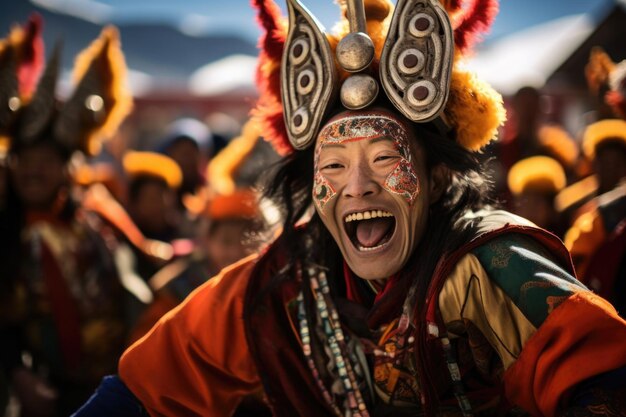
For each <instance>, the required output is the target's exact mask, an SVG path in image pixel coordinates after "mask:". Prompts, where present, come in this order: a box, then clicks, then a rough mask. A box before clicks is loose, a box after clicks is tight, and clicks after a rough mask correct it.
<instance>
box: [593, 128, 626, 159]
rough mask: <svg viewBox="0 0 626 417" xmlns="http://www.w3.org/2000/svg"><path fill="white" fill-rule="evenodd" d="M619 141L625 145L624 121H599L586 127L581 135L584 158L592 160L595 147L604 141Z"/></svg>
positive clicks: (625, 129) (625, 131) (625, 130)
mask: <svg viewBox="0 0 626 417" xmlns="http://www.w3.org/2000/svg"><path fill="white" fill-rule="evenodd" d="M609 139H610V140H615V139H617V140H621V141H623V142H624V144H626V121H624V120H621V119H607V120H600V121H599V122H595V123H592V124H590V125H589V126H587V128H586V129H585V133H584V134H583V151H584V152H585V156H587V158H589V159H593V158H594V157H595V154H596V146H598V144H599V143H601V142H604V141H605V140H609Z"/></svg>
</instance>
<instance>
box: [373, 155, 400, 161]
mask: <svg viewBox="0 0 626 417" xmlns="http://www.w3.org/2000/svg"><path fill="white" fill-rule="evenodd" d="M398 158H400V155H379V156H377V157H376V158H375V159H374V162H379V161H389V160H393V159H398Z"/></svg>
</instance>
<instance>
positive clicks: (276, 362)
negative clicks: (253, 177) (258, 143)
mask: <svg viewBox="0 0 626 417" xmlns="http://www.w3.org/2000/svg"><path fill="white" fill-rule="evenodd" d="M463 3H464V2H459V1H449V2H448V1H445V2H443V5H442V4H441V3H439V2H438V1H436V0H414V1H404V0H399V1H398V2H397V4H396V6H395V11H394V12H393V15H392V14H391V9H392V8H393V6H392V5H391V4H390V3H388V2H386V1H384V0H369V1H366V2H365V4H363V3H362V2H360V1H356V0H349V1H347V2H345V4H344V6H343V7H344V15H345V16H346V20H345V21H344V22H343V23H342V25H340V27H341V28H343V30H342V31H341V33H340V34H338V35H328V34H325V33H323V32H322V30H321V29H320V28H319V27H318V26H317V24H316V23H315V20H314V19H313V18H312V16H310V15H309V13H308V12H307V10H306V9H305V8H304V7H303V6H302V5H301V4H300V3H299V2H298V1H296V0H289V1H288V2H287V5H288V9H289V31H288V32H286V31H285V28H284V26H283V24H282V20H281V19H280V17H279V11H278V8H277V6H276V5H275V4H273V3H271V2H268V1H261V0H258V1H255V4H256V5H257V7H258V9H259V20H260V21H261V22H262V24H263V25H264V27H265V28H266V29H267V32H268V33H267V35H266V36H265V37H264V38H263V39H262V42H261V45H262V47H263V49H262V53H261V58H260V62H259V80H260V88H261V98H260V100H259V103H258V106H257V109H256V111H255V116H256V118H257V120H258V121H259V122H260V123H261V124H262V127H263V130H262V131H263V132H265V137H266V139H268V140H270V141H271V142H272V143H273V144H274V145H275V148H276V149H277V150H279V151H282V152H283V153H284V154H286V157H285V159H284V161H283V164H282V165H281V167H280V169H279V170H277V172H276V174H275V176H274V178H273V180H272V181H271V182H270V183H269V185H268V187H267V189H266V194H267V195H268V196H270V197H272V198H273V199H274V200H275V201H276V202H277V204H278V205H279V206H280V207H282V208H283V212H284V223H283V226H284V227H283V231H282V234H281V235H280V236H279V237H278V238H277V239H276V241H274V242H273V243H272V244H271V245H270V247H269V248H268V249H267V250H266V251H264V252H263V253H261V254H259V255H258V256H254V257H251V258H248V259H246V260H244V261H242V262H240V263H238V264H236V265H233V266H232V267H229V268H226V269H225V270H224V271H223V272H222V273H221V274H220V275H219V276H217V277H216V278H213V279H211V280H210V281H209V282H208V283H207V284H206V285H204V286H203V287H201V288H199V289H198V290H197V291H196V292H194V293H193V294H191V295H190V297H188V298H187V299H186V301H185V302H183V304H181V305H180V306H179V307H177V308H176V309H175V310H172V311H171V312H170V313H168V314H167V315H165V316H164V317H163V318H162V319H161V320H160V322H159V323H158V324H157V325H156V326H155V327H153V329H152V330H151V331H150V332H149V333H148V334H147V335H146V336H145V337H144V338H143V339H141V340H140V341H138V342H137V343H136V344H135V345H134V346H132V347H131V348H130V349H129V350H128V351H127V352H126V353H125V354H124V356H123V357H122V359H121V361H120V375H119V377H111V378H109V379H107V380H105V382H104V384H103V385H102V387H101V388H100V389H99V391H98V392H97V394H96V395H95V396H94V397H93V399H92V400H91V402H90V403H88V404H87V405H86V406H85V407H84V408H83V409H82V410H81V411H80V412H79V415H97V414H98V413H100V414H99V415H111V414H114V413H116V414H117V415H121V413H123V412H126V414H127V415H137V412H139V410H147V412H148V413H150V414H151V415H223V416H228V415H231V413H232V412H233V410H234V409H235V408H236V406H237V404H238V403H239V402H240V401H241V399H242V398H243V397H244V396H245V395H250V394H253V393H255V392H259V391H260V390H262V391H263V392H264V396H265V398H266V400H267V402H268V404H269V405H270V407H271V409H272V411H273V413H274V414H275V415H278V416H295V415H301V416H327V415H335V416H342V415H346V416H389V415H393V416H404V415H406V416H409V415H412V416H415V415H445V416H469V415H505V414H506V415H512V414H515V415H518V414H522V415H523V414H524V413H530V414H533V415H537V416H556V415H587V413H590V412H595V411H597V410H600V412H601V413H605V414H609V413H615V414H619V413H623V412H624V410H626V408H625V404H624V400H623V398H626V397H625V396H624V392H625V390H626V388H625V387H624V381H625V380H626V378H625V376H626V368H625V366H626V357H625V355H624V351H625V348H626V323H625V322H624V321H623V320H622V319H620V318H619V317H618V316H617V314H616V312H615V310H614V309H613V308H612V307H611V306H610V305H609V304H608V303H607V302H605V301H604V300H602V299H601V298H599V297H597V296H595V295H593V294H592V293H591V292H589V291H588V290H587V289H586V288H585V287H584V286H583V285H582V284H580V283H579V282H578V281H577V280H576V279H575V278H574V277H575V273H574V271H573V268H572V265H571V261H570V258H569V254H568V252H567V251H566V250H565V249H564V247H563V245H562V243H561V241H559V240H558V239H557V238H555V237H554V236H553V235H551V234H549V233H547V232H545V231H544V230H542V229H540V228H538V227H536V226H534V225H533V224H531V223H530V222H528V221H526V220H524V219H522V218H519V217H516V216H514V215H512V214H509V213H506V212H504V211H498V210H494V209H493V208H491V207H490V206H489V205H488V201H489V200H488V193H487V190H488V181H486V179H485V178H484V176H483V175H482V174H481V168H482V167H481V164H480V162H479V160H478V158H477V155H476V152H477V151H478V150H480V149H481V148H482V147H483V146H484V145H486V144H487V143H489V141H490V140H491V139H492V138H493V137H494V135H495V132H496V130H497V128H498V125H499V124H500V123H501V122H502V120H503V117H504V116H503V110H502V103H501V99H500V97H499V96H498V95H497V93H495V92H494V91H493V90H491V89H490V88H489V86H487V85H485V84H484V83H482V82H480V81H479V80H477V79H476V78H475V77H474V76H473V75H471V74H468V73H467V72H464V71H463V70H462V69H461V67H460V66H456V65H453V63H454V62H455V60H457V59H459V58H461V57H462V56H463V55H464V54H465V53H466V52H467V50H468V48H469V46H470V45H471V43H472V39H473V38H474V37H475V36H476V33H475V32H476V30H477V28H483V27H484V26H485V23H486V22H487V23H489V22H490V19H491V18H492V17H493V14H494V11H495V10H496V9H497V4H496V3H495V2H493V1H479V2H472V3H471V7H469V6H468V5H464V4H463ZM366 16H367V20H366V18H365V17H366ZM449 16H451V18H450V17H449ZM348 28H349V29H348ZM453 28H455V29H454V30H453ZM348 31H349V32H350V33H347V32H348ZM368 34H369V36H368ZM370 36H371V38H370ZM455 47H456V51H455ZM279 86H280V88H279ZM380 86H382V88H381V87H380ZM279 90H280V91H279ZM337 96H338V97H339V99H340V100H335V98H336V97H337ZM313 207H314V209H315V210H314V211H313V210H312V208H313ZM573 323H575V325H572V324H573ZM594 410H595V411H594Z"/></svg>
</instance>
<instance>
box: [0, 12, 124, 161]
mask: <svg viewBox="0 0 626 417" xmlns="http://www.w3.org/2000/svg"><path fill="white" fill-rule="evenodd" d="M41 26H42V23H41V18H40V17H39V16H37V15H35V16H33V17H31V19H30V21H29V23H28V24H27V25H26V27H24V28H23V27H19V26H18V27H15V28H14V29H13V30H12V31H11V33H10V34H9V36H8V38H7V39H5V40H4V41H2V42H0V72H1V73H2V75H1V76H0V135H1V136H4V137H5V138H8V139H9V140H10V147H11V149H13V150H14V149H18V148H20V147H23V146H28V145H31V144H35V143H38V142H39V141H41V140H52V141H54V142H56V143H57V144H58V145H61V146H62V147H63V148H64V149H65V150H67V151H68V152H70V153H71V152H72V151H75V150H80V151H82V152H84V153H85V154H87V155H93V154H95V153H97V152H98V151H99V149H100V144H101V140H102V139H104V138H107V137H110V136H111V135H113V134H114V133H115V131H116V129H117V128H118V127H119V124H120V123H121V122H122V121H123V119H124V118H125V117H126V115H127V114H128V113H129V111H130V110H131V107H132V98H131V96H130V93H129V91H128V90H127V89H126V86H125V80H126V79H125V76H126V64H125V62H124V56H123V54H122V51H121V49H120V41H119V35H118V32H117V29H115V28H114V27H112V26H109V27H106V28H104V29H103V31H102V33H101V35H100V37H99V38H98V39H96V40H95V41H94V42H93V43H92V44H91V45H90V46H89V47H88V48H87V49H85V50H84V51H83V52H82V53H81V54H80V55H79V56H78V57H77V59H76V63H75V66H74V71H73V81H74V84H75V88H74V92H73V94H72V95H71V96H70V98H69V99H68V100H67V101H66V102H65V103H61V102H59V101H58V100H57V98H56V94H55V88H56V83H57V79H58V73H59V61H60V46H59V45H57V46H56V47H55V49H54V51H53V53H52V56H51V58H50V60H49V61H48V64H47V65H46V68H45V72H44V73H43V75H42V76H41V79H39V75H40V73H41V71H42V69H43V55H44V51H43V49H44V48H43V41H42V39H41Z"/></svg>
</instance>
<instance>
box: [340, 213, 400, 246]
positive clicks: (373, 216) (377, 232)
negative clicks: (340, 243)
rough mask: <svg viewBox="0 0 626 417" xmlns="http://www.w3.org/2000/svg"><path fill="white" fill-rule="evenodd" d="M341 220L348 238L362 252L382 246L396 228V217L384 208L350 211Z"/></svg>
mask: <svg viewBox="0 0 626 417" xmlns="http://www.w3.org/2000/svg"><path fill="white" fill-rule="evenodd" d="M343 221H344V227H345V231H346V234H347V235H348V238H349V239H350V241H351V242H352V244H353V245H354V246H355V247H356V248H357V249H358V250H359V251H362V252H366V251H373V250H376V249H379V248H381V247H383V246H384V245H385V244H386V243H387V242H389V240H391V237H392V236H393V233H394V231H395V229H396V218H395V217H394V215H393V214H391V213H390V212H388V211H385V210H364V211H359V212H355V213H350V214H348V215H347V216H346V217H345V218H344V219H343Z"/></svg>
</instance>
